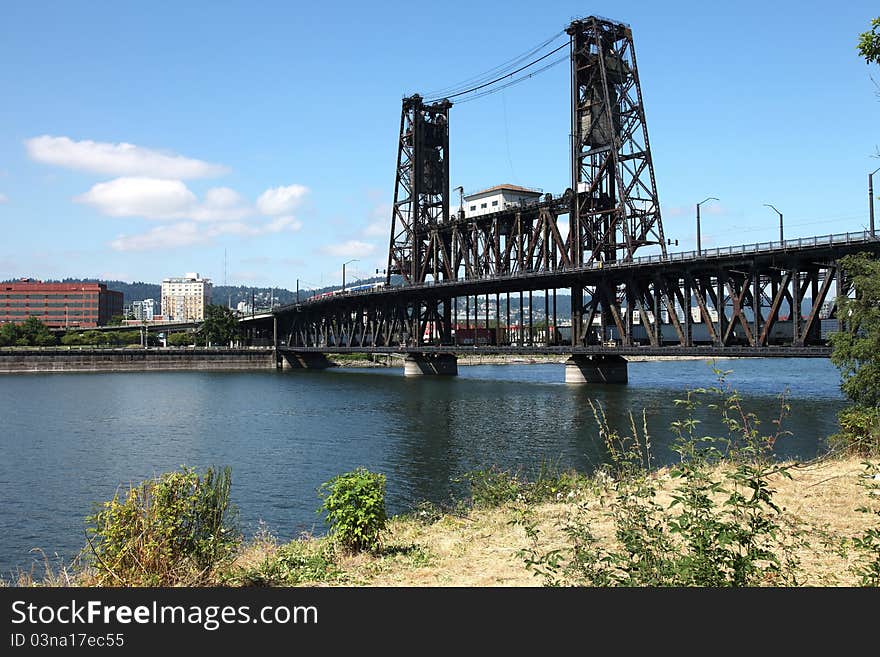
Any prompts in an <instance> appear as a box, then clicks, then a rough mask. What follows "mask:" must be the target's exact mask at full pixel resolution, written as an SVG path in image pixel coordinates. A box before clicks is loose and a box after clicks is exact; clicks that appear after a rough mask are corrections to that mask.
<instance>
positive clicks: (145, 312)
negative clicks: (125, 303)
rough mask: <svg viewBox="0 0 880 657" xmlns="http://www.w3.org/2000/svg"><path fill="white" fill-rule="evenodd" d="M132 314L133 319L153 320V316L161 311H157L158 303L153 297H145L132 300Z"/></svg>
mask: <svg viewBox="0 0 880 657" xmlns="http://www.w3.org/2000/svg"><path fill="white" fill-rule="evenodd" d="M131 314H132V318H133V319H137V320H140V321H144V322H152V321H153V317H154V316H156V315H158V314H159V313H157V312H156V303H155V301H153V299H144V300H143V301H132V302H131Z"/></svg>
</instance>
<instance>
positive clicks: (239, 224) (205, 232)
mask: <svg viewBox="0 0 880 657" xmlns="http://www.w3.org/2000/svg"><path fill="white" fill-rule="evenodd" d="M300 228H302V223H301V222H300V221H298V220H296V219H294V218H293V217H279V218H277V219H274V220H272V221H267V222H264V223H246V222H243V221H226V222H217V223H213V224H200V223H197V222H194V221H186V222H180V223H176V224H167V225H162V226H156V227H155V228H153V229H151V230H149V231H147V232H146V233H141V234H139V235H120V236H119V237H117V238H116V239H115V240H113V241H112V242H110V246H111V248H113V249H114V250H116V251H155V250H160V249H169V248H176V247H181V246H191V245H193V244H205V243H208V242H211V241H213V240H214V239H215V238H217V237H222V236H224V235H237V236H240V237H260V236H262V235H270V234H276V233H280V232H282V231H288V232H296V231H298V230H299V229H300Z"/></svg>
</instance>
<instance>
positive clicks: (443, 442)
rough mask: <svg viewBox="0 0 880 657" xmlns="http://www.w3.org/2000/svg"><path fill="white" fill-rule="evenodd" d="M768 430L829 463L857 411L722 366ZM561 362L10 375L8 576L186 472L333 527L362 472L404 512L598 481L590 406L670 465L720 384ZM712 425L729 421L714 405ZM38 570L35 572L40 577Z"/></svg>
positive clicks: (283, 523)
mask: <svg viewBox="0 0 880 657" xmlns="http://www.w3.org/2000/svg"><path fill="white" fill-rule="evenodd" d="M716 365H717V366H718V367H721V368H723V369H725V370H732V373H730V374H729V375H727V381H728V383H730V384H731V385H732V386H733V387H734V388H735V389H737V390H738V391H739V392H740V393H741V394H742V395H743V397H744V406H745V407H746V409H747V410H749V411H751V412H755V413H756V414H757V415H758V416H759V417H761V418H762V419H763V423H762V425H761V428H762V429H765V430H766V432H772V431H774V427H773V425H772V424H771V420H772V419H773V418H775V417H777V416H778V415H779V410H780V399H779V395H780V394H782V393H783V392H785V393H786V394H787V399H788V401H789V403H790V404H791V413H790V414H789V416H788V417H787V418H786V420H785V422H784V428H785V429H787V430H789V431H791V432H792V435H790V436H786V437H783V438H781V439H780V440H779V441H778V442H777V443H776V445H777V453H778V454H779V456H780V457H781V458H798V459H808V458H812V457H814V456H816V455H817V454H819V453H821V452H822V451H823V450H824V448H825V443H824V440H825V438H826V437H827V436H828V435H829V434H831V433H833V432H834V431H835V429H836V417H835V416H836V413H837V411H838V410H840V409H841V408H842V407H843V406H844V403H845V402H844V398H843V397H842V395H841V393H840V390H839V376H838V373H837V370H836V369H835V368H834V367H833V366H832V365H831V364H830V362H828V361H827V360H823V359H743V360H725V361H718V362H717V364H716ZM563 380H564V370H563V365H561V364H540V365H539V364H531V365H475V366H466V367H460V368H459V376H458V377H422V378H417V379H410V378H408V379H404V377H403V376H402V370H400V369H343V368H340V369H333V370H327V371H319V372H305V371H294V372H291V371H284V372H275V371H249V372H241V371H229V372H126V373H84V374H74V373H67V374H15V375H0V448H2V452H0V454H2V456H0V501H2V504H0V577H3V578H6V579H9V578H10V577H11V576H12V575H13V574H14V573H15V572H16V571H17V570H18V569H20V568H21V569H25V570H27V569H30V568H31V565H32V563H33V561H34V560H42V558H43V557H42V554H41V553H40V552H39V551H37V550H42V552H43V553H45V555H47V556H48V557H49V559H50V561H51V562H53V563H56V564H57V562H58V560H59V559H61V560H65V561H69V560H70V559H71V558H72V557H74V556H75V555H76V553H77V552H78V551H79V549H80V548H81V547H82V546H83V545H84V544H85V541H84V538H83V528H84V526H85V523H84V519H85V516H87V515H88V514H89V513H91V512H92V510H93V505H94V504H95V503H97V502H100V501H104V500H107V499H110V498H111V497H112V496H113V494H114V492H115V491H116V490H117V487H119V486H120V485H122V486H126V485H127V484H128V483H130V482H135V483H136V482H139V481H141V480H143V479H145V478H148V477H152V476H156V475H158V474H160V473H162V472H165V471H168V470H174V469H177V468H179V467H180V466H183V465H187V466H194V467H196V468H197V469H199V470H202V469H204V468H205V467H207V466H209V465H214V466H224V465H229V466H231V467H232V479H233V484H232V496H233V499H234V502H235V503H236V505H237V506H238V508H239V512H240V515H239V517H240V522H241V525H242V529H243V530H244V531H245V534H246V535H251V534H252V533H253V532H254V531H255V530H256V529H257V527H258V526H259V524H260V522H261V521H262V522H263V523H264V524H265V525H266V526H267V528H268V529H269V530H270V531H272V532H273V533H274V534H276V535H277V536H278V537H279V538H281V539H289V538H293V537H296V536H298V535H300V534H301V533H302V532H312V533H323V531H324V525H323V523H322V522H321V520H320V518H319V516H318V515H317V514H316V508H317V507H318V505H319V504H320V499H319V497H318V495H317V489H318V487H319V486H320V484H321V483H322V482H324V481H327V480H328V479H330V478H332V477H333V476H335V475H337V474H340V473H342V472H346V471H348V470H351V469H354V468H356V467H358V466H364V467H367V468H369V469H370V470H373V471H377V472H382V473H384V474H385V475H386V476H387V480H388V490H387V506H388V511H389V513H392V514H393V513H399V512H402V511H405V510H407V509H409V508H412V506H414V505H415V504H416V503H418V502H419V501H422V500H430V501H434V502H438V503H439V502H445V501H448V500H449V499H450V497H451V496H453V495H455V496H461V495H463V494H464V492H465V489H464V487H463V484H462V483H461V482H460V481H456V480H457V479H460V477H461V475H463V474H465V473H466V472H469V471H472V470H475V469H478V468H485V467H490V466H497V467H500V468H503V469H508V470H520V471H522V472H523V473H524V474H527V475H528V474H534V473H535V472H536V471H537V469H538V468H539V467H540V464H541V462H542V460H543V461H548V462H551V463H553V464H555V465H557V466H559V467H562V468H577V469H580V470H584V471H591V470H592V469H594V468H595V467H596V465H597V464H600V463H602V462H604V461H605V460H606V458H607V457H606V453H605V450H604V449H603V446H602V444H601V441H600V439H599V437H598V432H597V426H596V422H595V419H594V417H593V411H592V410H591V407H590V403H589V401H590V400H594V401H595V402H598V403H599V404H600V405H601V406H602V407H603V408H604V409H605V410H606V412H607V415H608V417H609V420H610V421H611V422H612V425H614V426H616V427H618V428H620V429H625V428H626V426H627V425H628V422H629V420H628V412H629V411H633V412H634V413H636V414H637V415H638V416H639V417H640V416H641V413H642V410H644V411H645V412H646V413H647V416H648V426H649V430H650V433H651V441H652V445H653V452H654V456H655V459H656V462H658V463H664V462H666V463H668V462H670V460H671V459H673V458H674V454H673V453H672V452H670V450H669V445H670V441H671V440H672V438H673V437H672V434H671V432H670V429H669V425H670V423H671V422H672V421H674V420H675V419H677V418H680V417H682V415H681V411H680V409H679V408H678V407H676V406H675V404H674V401H675V400H676V399H680V398H682V397H684V394H685V390H686V389H687V388H695V387H698V386H711V385H715V384H717V381H716V375H715V374H713V371H712V367H711V365H710V364H708V363H707V362H705V361H693V360H691V361H666V362H632V363H630V365H629V384H628V385H612V386H602V385H583V386H571V385H565V384H564V383H563ZM698 417H699V418H700V419H701V420H703V422H704V424H703V425H702V426H703V428H705V429H706V430H707V432H711V431H714V432H715V433H718V430H719V426H720V425H719V422H718V419H717V416H715V415H713V414H711V413H710V412H709V411H707V410H705V409H702V410H700V411H698ZM41 572H42V571H41V570H38V571H37V573H38V574H39V573H41Z"/></svg>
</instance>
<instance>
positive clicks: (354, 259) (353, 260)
mask: <svg viewBox="0 0 880 657" xmlns="http://www.w3.org/2000/svg"><path fill="white" fill-rule="evenodd" d="M352 262H359V260H358V259H357V258H353V259H351V260H349V261H348V262H343V263H342V291H343V292H345V265H348V264H350V263H352Z"/></svg>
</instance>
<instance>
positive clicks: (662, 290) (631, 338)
mask: <svg viewBox="0 0 880 657" xmlns="http://www.w3.org/2000/svg"><path fill="white" fill-rule="evenodd" d="M837 237H838V238H839V239H837V240H835V239H834V236H831V237H829V238H828V239H823V238H815V239H814V240H812V241H811V242H810V241H808V242H809V245H808V246H801V247H799V248H796V249H788V248H785V245H784V244H778V243H774V244H771V245H769V247H768V248H766V249H751V248H746V247H741V248H734V247H731V249H730V251H731V253H728V254H726V255H722V254H720V253H719V254H716V255H715V256H714V257H712V258H696V257H695V258H693V259H681V260H671V259H669V258H664V259H660V260H654V259H651V258H646V259H643V260H641V261H637V262H632V263H628V264H623V263H620V264H618V265H617V266H612V267H598V266H593V267H581V268H576V269H568V270H557V271H541V272H532V273H530V274H527V275H523V274H513V275H508V276H495V277H491V278H480V277H476V278H473V279H470V280H461V281H450V282H446V283H440V284H423V285H414V286H404V287H398V288H390V289H387V288H386V289H383V290H381V291H376V292H367V293H362V294H347V295H336V296H331V297H327V298H324V299H321V300H316V301H313V302H310V303H304V304H297V305H294V306H289V307H286V308H283V309H279V311H277V312H276V315H275V318H276V321H277V327H276V328H277V335H278V338H279V343H280V344H279V346H281V347H283V348H286V349H289V350H317V351H326V352H347V351H362V352H370V351H377V352H385V351H394V350H398V351H399V350H412V351H420V350H425V349H434V350H441V351H446V352H467V351H469V349H473V348H475V347H476V348H479V349H483V350H486V349H490V350H496V351H498V350H500V351H499V353H500V352H505V351H514V350H517V349H519V350H522V349H528V350H529V353H557V352H562V351H564V352H566V353H599V352H601V353H618V354H621V355H624V354H629V355H631V354H634V353H645V354H647V353H652V354H660V353H670V354H672V353H682V354H685V353H687V354H692V355H700V354H703V355H723V354H727V355H753V356H759V355H760V356H790V357H793V356H804V355H817V356H827V355H828V349H827V346H826V344H827V343H826V338H827V333H828V331H829V330H836V329H837V328H838V326H839V325H838V324H837V317H836V309H835V299H836V297H837V295H845V294H848V293H849V291H850V290H851V283H850V281H849V279H848V277H847V276H846V272H844V271H842V270H841V269H840V266H839V264H838V261H839V258H841V257H842V256H844V255H847V254H849V253H856V252H859V251H868V252H871V253H875V254H880V241H878V240H877V239H876V238H874V237H871V236H870V235H868V234H865V233H859V234H855V235H845V236H837ZM804 241H805V240H801V242H802V243H803V242H804ZM559 290H564V291H566V292H567V291H569V290H573V291H574V293H575V297H573V298H572V303H571V313H570V314H569V315H567V316H564V317H563V316H561V315H560V314H559V313H557V292H558V291H559ZM536 293H537V294H536ZM526 299H528V302H527V303H526ZM536 316H537V318H536ZM829 322H830V323H832V324H834V326H833V327H831V326H830V324H829ZM694 350H696V351H694Z"/></svg>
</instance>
